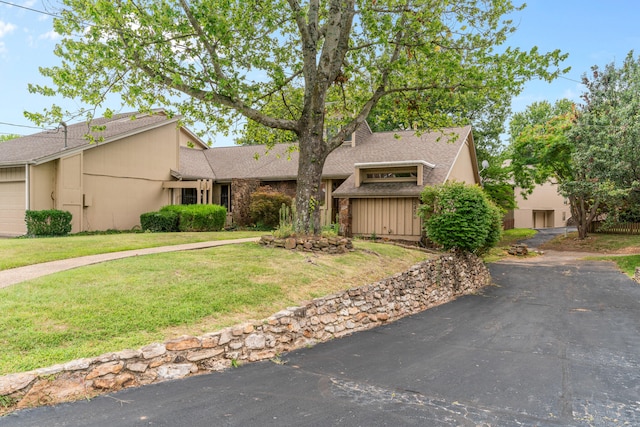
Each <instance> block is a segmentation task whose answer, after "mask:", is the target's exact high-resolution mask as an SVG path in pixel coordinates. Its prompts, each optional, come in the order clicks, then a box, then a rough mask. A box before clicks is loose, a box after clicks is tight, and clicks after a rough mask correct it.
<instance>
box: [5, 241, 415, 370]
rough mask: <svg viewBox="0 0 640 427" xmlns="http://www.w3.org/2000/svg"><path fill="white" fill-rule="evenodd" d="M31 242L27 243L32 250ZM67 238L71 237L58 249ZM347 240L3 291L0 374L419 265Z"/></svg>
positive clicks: (258, 311) (150, 261) (406, 254)
mask: <svg viewBox="0 0 640 427" xmlns="http://www.w3.org/2000/svg"><path fill="white" fill-rule="evenodd" d="M214 234H216V233H214ZM233 235H234V236H237V234H235V233H234V234H233ZM141 236H144V235H141ZM152 236H154V237H155V238H156V239H157V238H158V235H152ZM89 237H92V238H94V239H96V240H93V244H94V245H99V247H98V248H93V250H96V249H99V248H102V247H103V245H102V243H101V241H102V240H105V241H106V242H107V243H105V244H107V245H108V244H114V246H115V242H112V240H111V236H87V240H83V239H81V240H78V242H80V241H82V242H88V241H92V240H91V239H88V238H89ZM122 237H123V236H117V237H116V239H115V240H117V239H122ZM172 237H173V236H172ZM175 237H177V234H176V235H175ZM244 237H246V236H244ZM38 240H39V239H38ZM38 240H28V241H26V242H28V243H33V244H36V245H37V244H39V241H38ZM65 240H69V241H72V240H74V239H73V238H70V239H60V242H63V241H65ZM172 241H173V242H175V240H172ZM10 242H11V243H15V242H19V243H20V244H22V241H21V240H11V241H10ZM109 242H111V243H109ZM3 243H4V242H3ZM354 243H355V246H356V248H357V250H356V251H355V252H351V253H349V254H345V255H314V254H310V253H298V252H292V251H287V250H283V249H267V248H264V247H262V246H259V245H257V244H254V243H245V244H240V245H229V246H222V247H217V248H211V249H202V250H197V251H187V252H172V253H164V254H157V255H147V256H140V257H133V258H126V259H122V260H118V261H112V262H107V263H102V264H96V265H92V266H88V267H83V268H79V269H74V270H69V271H65V272H61V273H57V274H53V275H50V276H46V277H42V278H39V279H35V280H31V281H28V282H24V283H20V284H17V285H13V286H10V287H7V288H4V289H0V313H2V315H1V316H0V346H1V348H2V351H1V352H0V375H2V374H8V373H14V372H21V371H26V370H31V369H34V368H38V367H45V366H50V365H53V364H57V363H63V362H66V361H70V360H73V359H77V358H83V357H93V356H97V355H100V354H104V353H107V352H111V351H119V350H124V349H127V348H134V349H135V348H139V347H141V346H144V345H146V344H149V343H152V342H161V341H164V340H166V339H169V338H173V337H176V336H180V335H182V334H193V335H201V334H203V333H205V332H212V331H216V330H218V329H220V328H221V327H225V326H230V325H233V324H237V323H241V322H242V321H246V320H247V319H262V318H265V317H268V316H269V315H271V314H273V313H275V312H277V311H279V310H281V309H283V308H285V307H288V306H293V305H299V304H300V303H301V302H302V301H304V300H308V299H311V298H314V297H319V296H324V295H328V294H331V293H333V292H336V291H338V290H341V289H347V288H350V287H355V286H361V285H364V284H366V283H371V282H374V281H376V280H379V279H382V278H384V277H387V276H389V275H391V274H393V273H397V272H400V271H404V270H406V269H407V268H408V267H409V266H411V265H413V264H415V263H417V262H419V261H421V260H424V259H425V258H426V254H425V253H423V252H420V251H416V250H410V249H406V248H400V247H397V246H393V245H387V244H376V243H371V242H365V241H356V242H354ZM63 246H64V244H63ZM79 246H80V245H78V247H77V248H76V250H78V249H79ZM13 258H14V259H15V258H18V257H16V256H13Z"/></svg>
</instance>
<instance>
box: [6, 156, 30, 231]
mask: <svg viewBox="0 0 640 427" xmlns="http://www.w3.org/2000/svg"><path fill="white" fill-rule="evenodd" d="M20 169H22V168H10V169H0V234H2V235H22V234H25V233H26V232H27V229H26V226H25V223H24V211H25V184H24V169H22V170H20ZM20 178H22V179H23V180H22V181H20V180H19V179H20Z"/></svg>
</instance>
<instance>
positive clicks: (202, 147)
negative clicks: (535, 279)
mask: <svg viewBox="0 0 640 427" xmlns="http://www.w3.org/2000/svg"><path fill="white" fill-rule="evenodd" d="M178 121H179V118H177V117H168V116H167V115H166V114H165V113H164V112H163V111H161V110H160V111H157V112H155V114H137V115H136V114H120V115H116V116H113V117H111V118H108V119H107V118H102V119H97V120H94V122H93V123H92V126H101V127H102V130H101V131H94V132H92V135H93V137H94V139H95V142H90V141H89V140H88V139H87V138H86V137H85V135H86V134H87V133H88V132H89V130H90V128H89V127H88V125H87V124H86V123H80V124H75V125H69V126H67V127H66V128H60V129H58V130H57V131H52V132H41V133H38V134H35V135H31V136H26V137H22V138H18V139H15V140H10V141H6V142H3V143H0V234H4V235H7V234H8V235H20V234H24V233H25V231H26V230H25V224H24V213H25V210H26V209H32V210H41V209H62V210H68V211H69V212H71V213H72V215H73V220H72V225H73V230H72V231H73V232H78V231H90V230H106V229H130V228H133V227H135V226H137V225H139V216H140V214H141V213H144V212H149V211H153V210H157V209H159V208H160V207H161V206H163V205H167V204H189V203H215V204H220V205H223V206H225V207H227V209H228V211H229V216H230V220H231V219H234V220H236V221H241V220H243V219H245V218H246V217H247V215H248V204H249V196H250V194H251V193H252V192H253V191H255V190H256V189H257V188H259V187H260V186H262V185H269V186H271V187H272V188H274V189H276V190H279V191H282V192H285V193H288V194H290V195H295V186H296V176H297V167H298V161H297V159H298V157H297V156H298V152H297V151H296V149H295V145H289V144H282V145H276V146H275V147H272V148H271V149H270V150H267V148H266V147H264V146H260V145H251V146H233V147H221V148H210V147H209V146H207V145H206V144H204V143H203V142H202V141H201V140H200V139H199V138H198V137H197V136H196V135H195V134H193V133H192V132H190V131H189V130H188V129H186V128H185V127H180V126H178ZM446 181H459V182H466V183H475V184H479V183H480V177H479V175H478V166H477V160H476V154H475V148H474V143H473V135H472V130H471V127H470V126H465V127H460V128H452V129H444V130H441V131H437V132H427V133H422V134H419V135H418V134H416V133H415V132H413V131H400V132H375V133H374V132H372V131H371V130H370V128H369V126H368V125H367V124H366V123H365V124H364V125H362V126H360V128H359V129H358V130H357V131H356V132H354V134H353V135H351V137H350V138H349V140H348V141H345V143H344V144H343V145H342V146H341V147H339V148H338V149H336V150H335V151H334V152H332V153H331V154H330V155H329V157H328V159H327V161H326V163H325V167H324V171H323V181H322V182H323V190H324V196H325V197H324V200H323V201H322V206H321V212H322V217H323V223H324V224H330V223H332V222H336V221H339V222H340V225H341V229H342V230H343V232H344V233H346V234H348V235H371V234H374V233H375V234H376V235H378V236H381V237H382V236H386V237H389V238H396V239H406V240H417V239H419V238H420V236H421V234H422V230H421V225H420V220H419V218H418V217H417V216H416V209H417V207H418V205H419V195H420V192H421V191H422V189H423V188H424V187H425V186H426V185H435V184H441V183H444V182H446Z"/></svg>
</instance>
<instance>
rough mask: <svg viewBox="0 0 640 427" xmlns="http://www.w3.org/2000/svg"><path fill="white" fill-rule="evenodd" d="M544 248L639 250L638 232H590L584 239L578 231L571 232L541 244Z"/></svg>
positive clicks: (607, 251) (609, 251) (600, 251)
mask: <svg viewBox="0 0 640 427" xmlns="http://www.w3.org/2000/svg"><path fill="white" fill-rule="evenodd" d="M542 247H543V248H544V249H554V250H561V251H562V250H564V251H584V252H597V253H612V252H617V251H620V250H623V249H628V248H637V249H638V251H639V252H640V235H638V234H605V233H591V234H589V235H588V236H587V238H586V239H583V240H580V239H578V233H577V232H572V233H569V234H567V237H565V236H564V235H560V236H557V237H555V238H554V239H552V240H550V241H549V242H547V243H545V244H544V245H542Z"/></svg>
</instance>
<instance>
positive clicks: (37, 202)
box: [29, 160, 58, 211]
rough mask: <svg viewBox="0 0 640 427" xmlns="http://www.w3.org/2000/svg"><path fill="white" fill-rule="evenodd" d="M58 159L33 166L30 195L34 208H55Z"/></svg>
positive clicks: (30, 178)
mask: <svg viewBox="0 0 640 427" xmlns="http://www.w3.org/2000/svg"><path fill="white" fill-rule="evenodd" d="M57 163H58V160H54V161H51V162H47V163H44V164H41V165H34V166H31V168H30V171H29V196H30V207H31V209H32V210H35V211H40V210H45V209H54V208H55V198H56V196H57V195H56V169H57Z"/></svg>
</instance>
